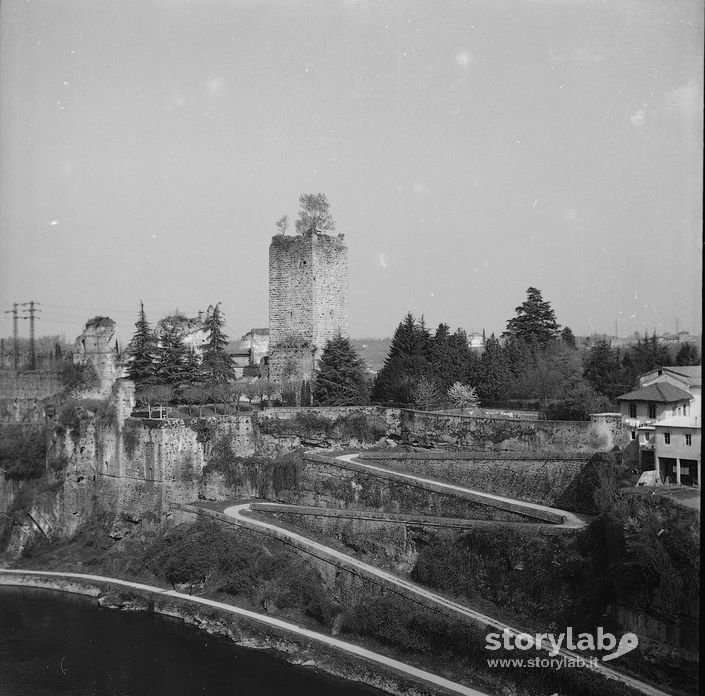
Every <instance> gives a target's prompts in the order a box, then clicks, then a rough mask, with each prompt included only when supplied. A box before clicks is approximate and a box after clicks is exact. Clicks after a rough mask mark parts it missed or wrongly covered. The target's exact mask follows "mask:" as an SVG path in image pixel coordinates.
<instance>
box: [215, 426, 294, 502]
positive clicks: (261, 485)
mask: <svg viewBox="0 0 705 696" xmlns="http://www.w3.org/2000/svg"><path fill="white" fill-rule="evenodd" d="M301 462H302V453H301V451H296V452H290V453H287V454H283V455H281V456H278V457H274V458H266V457H257V456H254V457H238V456H236V455H235V452H234V450H233V447H232V441H231V438H229V437H227V436H223V437H219V438H217V439H216V440H215V442H214V443H213V448H212V450H211V457H210V460H209V461H208V464H206V466H204V467H203V476H204V477H207V476H210V475H213V474H221V475H222V476H223V477H224V478H225V482H226V484H227V485H228V486H230V487H233V488H238V487H241V486H250V487H251V488H252V489H253V490H256V491H261V492H262V494H264V493H265V492H267V493H269V494H270V495H278V494H279V492H280V491H284V490H296V489H297V488H298V478H299V467H300V465H301Z"/></svg>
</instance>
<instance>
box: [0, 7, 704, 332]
mask: <svg viewBox="0 0 705 696" xmlns="http://www.w3.org/2000/svg"><path fill="white" fill-rule="evenodd" d="M0 12H1V15H2V16H1V19H2V36H1V44H0V45H1V48H0V51H1V53H0V64H1V68H0V69H1V73H0V89H1V100H0V129H1V131H0V132H1V140H0V144H1V147H2V151H1V153H0V154H1V165H0V166H1V172H0V173H1V179H0V202H1V204H2V205H1V208H0V235H1V237H0V241H1V249H0V253H1V258H0V304H1V305H2V306H1V307H0V308H1V309H2V310H7V309H10V307H11V303H12V302H25V301H28V300H36V301H39V302H40V303H41V308H42V313H41V315H40V317H41V319H40V321H39V323H38V326H37V331H38V333H40V334H53V333H60V334H61V333H63V334H65V335H66V338H67V339H69V340H73V338H75V336H76V335H77V334H78V333H79V332H80V330H81V328H82V326H83V324H84V323H85V321H86V319H88V318H90V317H92V316H94V315H96V314H101V315H108V316H110V317H112V318H113V319H115V320H116V321H117V322H118V326H119V333H120V335H121V336H122V337H124V338H125V339H128V338H129V337H130V336H131V334H132V332H133V330H134V326H133V325H134V322H135V320H136V315H137V311H138V308H139V301H140V300H141V299H142V300H143V301H144V303H145V309H146V312H147V317H148V319H149V320H150V321H151V322H153V323H154V322H156V321H157V320H158V319H159V318H160V317H162V316H164V314H166V313H168V312H171V311H173V310H174V309H176V308H178V309H180V310H182V311H184V312H186V313H188V314H195V312H196V311H197V310H198V309H205V308H206V307H207V306H208V305H209V304H211V303H214V302H216V301H218V300H222V308H223V310H224V312H225V315H226V318H227V330H228V333H230V335H231V337H233V338H234V337H238V336H240V335H241V334H242V333H244V332H245V331H247V330H249V329H250V328H252V327H264V326H267V323H268V309H267V290H268V288H267V283H268V276H267V253H268V245H269V241H270V238H271V236H272V235H273V234H274V233H275V232H276V228H275V225H274V223H275V221H276V220H277V219H278V218H279V217H281V215H282V214H284V213H287V214H288V215H289V217H290V219H291V221H292V228H293V220H294V219H295V217H296V213H297V210H298V196H299V195H300V194H301V193H304V192H323V193H325V194H326V195H327V196H328V200H329V201H330V204H331V212H332V214H333V217H334V218H335V220H336V222H337V231H338V232H343V233H345V236H346V240H347V243H348V248H349V262H350V321H349V325H350V333H351V335H352V336H353V337H373V336H379V337H382V336H388V335H391V334H392V333H393V331H394V329H395V327H396V325H397V324H398V323H399V321H400V320H401V319H402V317H403V315H404V314H405V313H406V312H407V311H409V310H410V311H411V312H413V313H414V314H415V315H418V316H420V315H422V314H423V315H425V318H426V322H427V324H428V325H430V326H435V325H437V324H438V323H439V322H440V321H446V322H448V323H449V324H450V325H451V327H452V328H455V327H457V326H462V327H464V328H465V329H466V330H468V331H471V330H477V331H480V330H482V329H483V328H485V329H486V330H487V333H488V334H489V333H491V332H497V333H500V332H501V331H502V330H503V329H504V328H505V323H506V321H507V319H509V318H510V317H512V316H514V308H515V307H516V306H517V305H518V304H520V303H521V302H522V301H523V300H524V298H525V292H526V289H527V288H528V287H529V286H534V287H537V288H539V289H541V290H542V292H543V296H544V299H546V300H548V301H550V302H551V304H552V305H553V307H554V309H555V311H556V315H557V319H558V321H559V323H560V324H562V325H569V326H570V327H571V328H572V329H573V331H574V332H575V333H576V334H586V333H591V332H593V331H598V332H606V333H613V332H614V330H615V324H616V323H617V326H618V331H619V334H620V335H621V336H626V335H629V334H631V333H632V332H633V331H635V330H636V331H641V332H643V331H644V330H645V329H646V330H648V331H649V332H651V331H653V330H656V331H657V332H659V333H661V332H664V331H671V332H672V331H675V329H676V322H678V328H679V329H680V330H690V331H693V332H699V331H700V330H701V328H700V326H701V304H700V302H701V300H700V283H701V268H702V222H701V220H702V205H701V193H702V111H703V104H702V100H703V71H702V66H703V55H702V46H703V5H702V2H700V1H697V2H693V1H690V0H677V1H674V0H635V1H632V0H613V1H612V2H609V1H600V2H598V1H592V0H585V1H580V0H560V1H559V0H555V1H551V0H534V1H529V0H523V1H520V0H517V1H515V2H502V1H499V0H486V1H476V2H470V1H468V0H461V1H458V2H442V3H440V2H431V1H430V0H427V1H426V2H412V1H407V0H390V1H388V2H385V1H384V0H377V1H374V2H372V1H370V2H363V1H352V0H351V1H343V0H340V1H336V0H320V1H313V0H311V1H309V2H305V1H301V2H296V1H292V0H286V1H282V2H274V1H267V0H260V1H257V0H230V1H227V0H198V1H196V0H194V2H188V1H187V0H115V1H108V0H31V1H30V0H2V4H1V5H0ZM26 324H27V322H21V326H20V333H21V335H27V330H28V327H27V326H26ZM11 331H12V323H11V318H10V315H9V314H0V335H4V336H8V335H10V334H11Z"/></svg>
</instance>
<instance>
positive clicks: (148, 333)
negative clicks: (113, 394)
mask: <svg viewBox="0 0 705 696" xmlns="http://www.w3.org/2000/svg"><path fill="white" fill-rule="evenodd" d="M135 327H136V331H135V333H134V335H133V336H132V340H131V341H130V345H129V346H128V348H127V353H128V355H129V362H128V365H127V376H128V377H129V378H130V379H131V380H132V381H133V382H134V383H135V384H136V385H137V386H141V385H145V384H149V383H151V382H153V381H154V377H155V365H154V361H155V353H156V347H157V345H156V344H157V341H156V338H155V336H154V332H153V331H152V329H151V328H150V326H149V323H148V322H147V317H146V315H145V313H144V303H143V302H141V301H140V313H139V315H138V318H137V321H136V322H135Z"/></svg>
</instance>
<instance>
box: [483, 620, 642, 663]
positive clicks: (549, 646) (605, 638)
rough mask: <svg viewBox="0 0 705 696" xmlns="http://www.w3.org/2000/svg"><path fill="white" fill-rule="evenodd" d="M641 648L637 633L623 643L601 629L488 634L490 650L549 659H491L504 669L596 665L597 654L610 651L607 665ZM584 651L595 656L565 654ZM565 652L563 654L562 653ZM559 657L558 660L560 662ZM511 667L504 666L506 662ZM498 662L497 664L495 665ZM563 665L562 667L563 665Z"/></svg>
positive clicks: (623, 638) (622, 639)
mask: <svg viewBox="0 0 705 696" xmlns="http://www.w3.org/2000/svg"><path fill="white" fill-rule="evenodd" d="M638 645H639V638H638V637H637V636H636V635H635V634H634V633H625V634H624V635H623V636H622V637H621V638H620V639H619V640H617V637H616V636H615V635H614V634H613V633H610V632H609V631H605V630H604V629H603V628H602V627H601V626H598V628H597V631H596V632H595V633H594V634H592V633H578V634H577V636H575V635H574V633H573V628H572V627H568V628H567V629H566V631H565V632H564V633H558V634H555V633H536V634H535V635H532V634H530V633H515V632H514V631H508V630H506V629H505V630H504V631H503V632H502V633H488V634H487V636H486V637H485V649H486V650H493V651H494V650H502V649H503V650H505V651H522V650H533V649H537V650H547V651H548V658H550V659H547V658H528V659H526V660H524V659H523V658H520V657H519V656H518V655H517V657H516V658H514V657H513V658H504V659H500V658H496V659H491V660H490V659H488V661H487V662H488V664H489V665H490V666H501V667H510V666H511V667H522V666H525V667H549V666H551V667H556V668H559V669H560V668H561V667H584V666H596V665H597V663H598V662H599V659H598V658H597V657H595V656H594V653H595V652H603V651H604V652H606V654H603V655H600V658H601V659H602V661H603V662H610V661H611V660H616V659H617V658H618V657H621V656H622V655H626V654H627V653H628V652H631V651H632V650H634V649H635V648H636V647H637V646H638ZM568 650H569V651H571V652H573V653H574V652H575V651H584V652H587V653H592V655H590V656H588V657H584V658H583V657H581V656H579V655H574V654H572V655H571V654H567V653H566V652H565V651H568ZM562 651H563V652H562ZM557 658H558V659H557ZM505 662H506V663H511V664H504V663H505ZM494 663H496V664H494ZM559 663H560V664H559Z"/></svg>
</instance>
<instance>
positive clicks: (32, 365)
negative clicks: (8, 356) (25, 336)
mask: <svg viewBox="0 0 705 696" xmlns="http://www.w3.org/2000/svg"><path fill="white" fill-rule="evenodd" d="M38 304H40V303H39V302H35V301H34V300H30V301H29V302H23V303H22V306H23V307H26V306H27V305H29V309H23V310H22V311H23V312H28V313H29V369H30V370H35V369H36V367H37V360H36V356H35V352H34V315H35V314H36V313H37V312H41V311H42V310H41V309H38V308H37V306H36V305H38ZM22 318H23V319H26V318H27V317H22Z"/></svg>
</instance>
